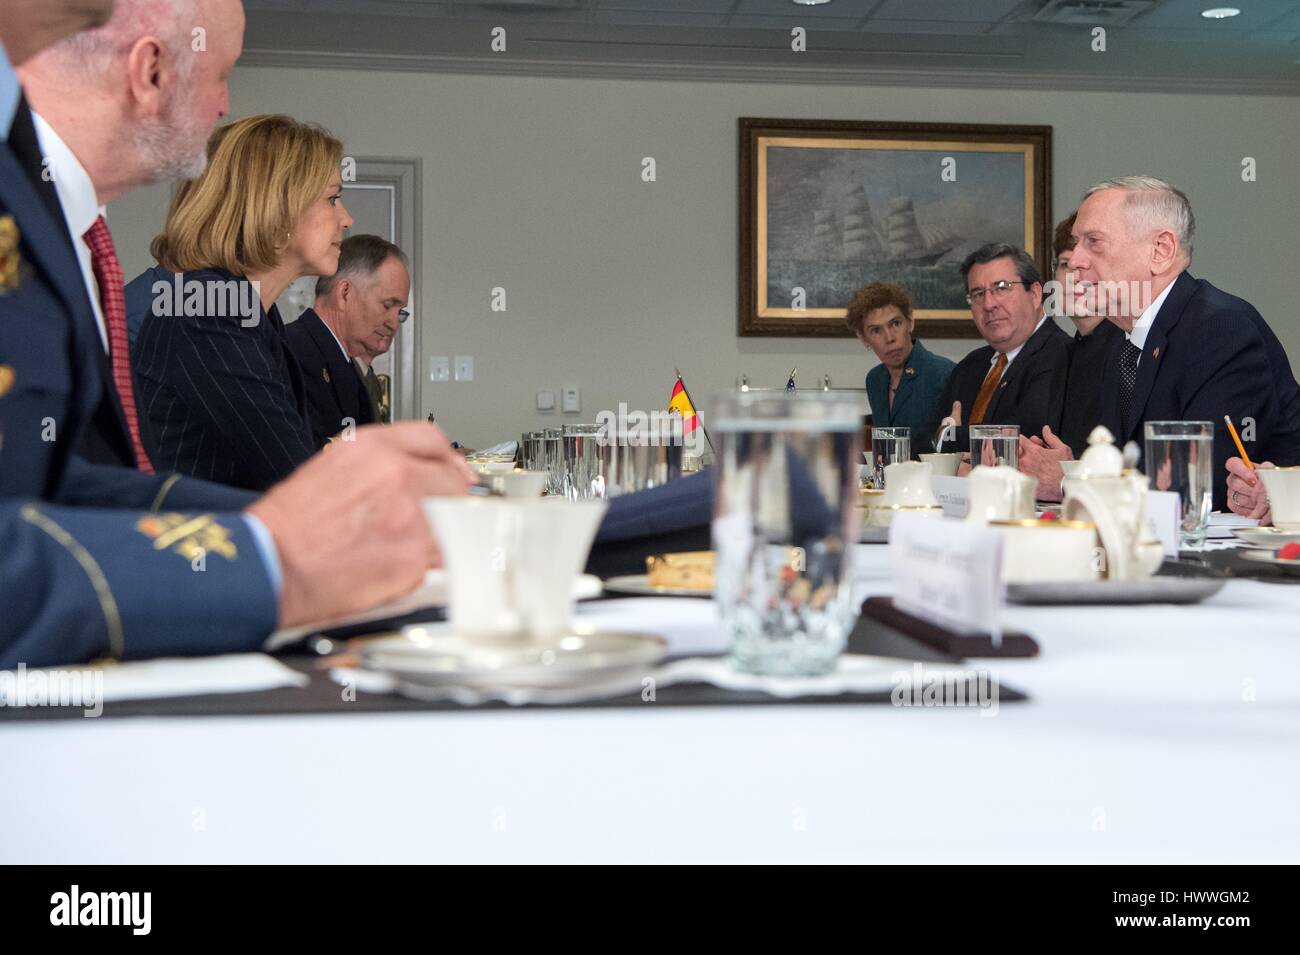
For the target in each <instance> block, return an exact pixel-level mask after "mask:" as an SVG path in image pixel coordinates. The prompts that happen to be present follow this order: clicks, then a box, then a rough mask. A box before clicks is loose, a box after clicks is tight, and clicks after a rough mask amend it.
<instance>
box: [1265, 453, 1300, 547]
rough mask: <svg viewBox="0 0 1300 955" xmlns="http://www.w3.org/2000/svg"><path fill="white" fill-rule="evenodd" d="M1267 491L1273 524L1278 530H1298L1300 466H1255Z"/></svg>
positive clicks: (1299, 517)
mask: <svg viewBox="0 0 1300 955" xmlns="http://www.w3.org/2000/svg"><path fill="white" fill-rule="evenodd" d="M1255 473H1256V474H1258V475H1259V478H1260V480H1261V481H1263V482H1264V490H1265V491H1267V492H1268V506H1269V510H1270V511H1272V514H1273V526H1274V527H1276V528H1278V529H1279V530H1284V531H1295V530H1300V467H1290V468H1256V469H1255Z"/></svg>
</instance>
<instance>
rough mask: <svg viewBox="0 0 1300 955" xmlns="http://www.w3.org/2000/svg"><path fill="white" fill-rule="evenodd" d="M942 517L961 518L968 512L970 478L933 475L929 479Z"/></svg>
mask: <svg viewBox="0 0 1300 955" xmlns="http://www.w3.org/2000/svg"><path fill="white" fill-rule="evenodd" d="M930 483H931V484H932V485H933V486H934V496H935V497H937V498H938V499H939V503H940V504H942V505H943V516H944V517H956V518H962V517H965V516H966V512H967V511H969V510H970V478H964V477H945V476H943V475H935V476H934V477H932V478H930Z"/></svg>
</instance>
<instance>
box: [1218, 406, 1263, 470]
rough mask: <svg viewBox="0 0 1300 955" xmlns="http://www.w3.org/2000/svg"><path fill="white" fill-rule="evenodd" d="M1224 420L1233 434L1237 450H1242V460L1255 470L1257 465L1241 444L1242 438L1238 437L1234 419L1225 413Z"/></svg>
mask: <svg viewBox="0 0 1300 955" xmlns="http://www.w3.org/2000/svg"><path fill="white" fill-rule="evenodd" d="M1223 420H1224V421H1225V422H1227V425H1228V434H1230V435H1232V443H1233V444H1235V445H1236V446H1237V450H1238V451H1240V452H1241V460H1242V461H1244V462H1246V467H1248V468H1250V469H1251V470H1252V471H1253V470H1255V465H1253V464H1252V463H1251V461H1250V455H1249V454H1247V453H1246V449H1245V448H1244V447H1242V445H1241V438H1239V437H1237V429H1236V428H1235V427H1233V424H1232V419H1231V418H1229V417H1228V416H1227V415H1224V416H1223Z"/></svg>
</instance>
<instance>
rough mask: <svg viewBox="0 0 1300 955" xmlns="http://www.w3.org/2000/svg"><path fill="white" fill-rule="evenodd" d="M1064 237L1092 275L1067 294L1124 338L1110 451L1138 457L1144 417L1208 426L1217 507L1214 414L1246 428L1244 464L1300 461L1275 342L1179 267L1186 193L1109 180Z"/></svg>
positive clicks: (1229, 449) (1188, 231) (1078, 264)
mask: <svg viewBox="0 0 1300 955" xmlns="http://www.w3.org/2000/svg"><path fill="white" fill-rule="evenodd" d="M1073 232H1074V237H1075V239H1076V240H1077V244H1076V246H1075V248H1074V250H1073V251H1072V252H1071V253H1070V267H1071V269H1078V270H1081V271H1090V272H1092V273H1095V275H1096V284H1095V286H1091V285H1090V284H1087V283H1085V284H1084V285H1082V286H1080V287H1078V288H1077V289H1076V294H1077V295H1078V296H1080V297H1082V298H1085V299H1087V298H1091V300H1092V302H1091V303H1090V305H1089V306H1088V307H1089V308H1093V309H1096V310H1098V311H1100V312H1102V313H1103V314H1105V315H1106V317H1107V318H1108V319H1109V320H1110V321H1111V322H1113V323H1115V324H1116V325H1118V326H1119V328H1120V330H1121V331H1122V332H1123V336H1122V337H1121V338H1118V339H1116V340H1115V341H1114V342H1113V343H1112V344H1111V346H1110V349H1109V351H1108V353H1107V360H1106V362H1105V364H1104V368H1103V372H1102V381H1101V388H1102V419H1101V420H1102V424H1104V425H1106V427H1107V428H1109V429H1110V431H1111V432H1112V433H1113V434H1114V435H1115V439H1116V441H1117V443H1119V444H1121V445H1122V444H1125V443H1127V442H1129V441H1133V442H1135V443H1136V444H1137V446H1138V448H1139V449H1141V448H1142V447H1143V444H1144V436H1143V425H1144V424H1145V423H1146V422H1147V421H1211V422H1213V423H1214V426H1215V431H1214V460H1215V474H1216V480H1215V485H1214V506H1215V507H1216V508H1220V509H1222V508H1224V507H1226V506H1227V504H1228V494H1227V485H1226V482H1225V480H1224V471H1225V469H1226V468H1227V463H1228V461H1229V459H1231V458H1232V457H1233V455H1234V450H1233V443H1232V439H1231V437H1230V436H1229V434H1228V429H1227V426H1226V425H1225V424H1224V422H1223V418H1224V415H1228V416H1229V417H1231V418H1232V419H1233V420H1234V421H1237V422H1239V423H1241V422H1244V421H1246V420H1247V419H1249V421H1250V422H1251V423H1253V425H1254V427H1253V429H1248V434H1247V435H1245V437H1247V438H1248V439H1249V440H1250V442H1251V443H1250V445H1248V450H1250V451H1251V456H1252V457H1254V458H1256V459H1257V460H1265V459H1269V460H1273V461H1276V462H1277V463H1280V464H1294V463H1297V461H1300V421H1297V420H1296V419H1295V418H1294V417H1293V416H1291V415H1289V414H1287V413H1286V412H1287V411H1288V410H1290V408H1289V406H1290V405H1291V404H1292V403H1293V401H1294V394H1295V391H1294V389H1295V380H1294V378H1293V377H1292V376H1291V372H1290V367H1289V363H1287V362H1286V360H1285V356H1284V355H1282V356H1279V355H1278V354H1277V352H1278V348H1277V347H1276V346H1275V345H1274V344H1273V343H1275V342H1276V337H1275V336H1274V335H1273V333H1272V332H1271V330H1269V328H1268V326H1267V325H1266V324H1265V322H1264V319H1263V317H1262V316H1261V315H1260V314H1259V312H1258V311H1256V310H1255V308H1254V307H1253V306H1252V305H1251V304H1250V303H1249V302H1246V301H1244V300H1242V299H1240V298H1237V297H1236V296H1235V295H1230V294H1228V293H1227V292H1223V291H1221V290H1220V289H1218V288H1215V287H1214V286H1213V285H1211V284H1210V283H1209V282H1207V281H1205V280H1204V279H1197V278H1193V277H1192V274H1191V273H1190V272H1189V271H1188V270H1187V269H1188V266H1189V265H1190V264H1191V259H1192V240H1193V236H1194V234H1195V219H1194V217H1193V215H1192V207H1191V203H1190V202H1189V201H1188V199H1187V196H1186V195H1184V194H1183V193H1182V191H1181V190H1179V189H1176V188H1175V187H1173V186H1171V185H1170V184H1169V183H1167V182H1164V181H1163V180H1160V179H1154V178H1151V177H1149V176H1127V177H1124V178H1120V179H1108V180H1106V181H1105V182H1100V183H1098V184H1097V185H1095V186H1093V187H1092V188H1091V189H1089V190H1088V192H1087V193H1086V194H1085V196H1084V201H1083V204H1082V205H1080V206H1079V211H1078V214H1077V217H1076V219H1075V224H1074V230H1073ZM1039 453H1042V454H1044V455H1048V454H1051V453H1052V452H1050V451H1047V450H1046V449H1043V450H1041V451H1040V452H1039ZM1060 456H1061V457H1065V458H1068V457H1069V453H1068V450H1067V451H1066V452H1065V453H1064V454H1062V455H1060ZM1040 481H1041V477H1040Z"/></svg>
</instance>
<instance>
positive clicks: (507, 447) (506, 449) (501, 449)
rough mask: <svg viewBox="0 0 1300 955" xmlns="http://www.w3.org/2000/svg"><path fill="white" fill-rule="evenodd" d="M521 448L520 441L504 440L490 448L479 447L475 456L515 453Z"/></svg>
mask: <svg viewBox="0 0 1300 955" xmlns="http://www.w3.org/2000/svg"><path fill="white" fill-rule="evenodd" d="M518 450H519V442H518V441H502V442H501V443H500V444H494V445H492V447H490V448H479V449H478V450H477V451H475V452H474V456H475V457H478V456H479V455H481V454H502V455H505V454H515V453H516V452H517V451H518Z"/></svg>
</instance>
